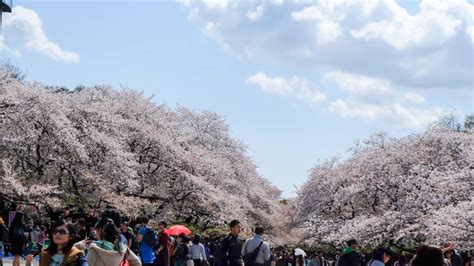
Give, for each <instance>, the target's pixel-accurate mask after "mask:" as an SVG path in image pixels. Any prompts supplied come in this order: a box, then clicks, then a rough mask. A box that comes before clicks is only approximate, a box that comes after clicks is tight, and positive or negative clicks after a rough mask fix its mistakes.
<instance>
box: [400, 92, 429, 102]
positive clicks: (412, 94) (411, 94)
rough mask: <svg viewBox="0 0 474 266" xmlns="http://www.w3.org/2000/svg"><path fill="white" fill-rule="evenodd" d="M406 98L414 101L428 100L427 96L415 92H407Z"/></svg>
mask: <svg viewBox="0 0 474 266" xmlns="http://www.w3.org/2000/svg"><path fill="white" fill-rule="evenodd" d="M403 96H404V97H405V99H407V100H408V101H410V102H412V103H424V102H426V99H425V97H423V96H422V95H420V94H418V93H415V92H407V93H405V94H404V95H403Z"/></svg>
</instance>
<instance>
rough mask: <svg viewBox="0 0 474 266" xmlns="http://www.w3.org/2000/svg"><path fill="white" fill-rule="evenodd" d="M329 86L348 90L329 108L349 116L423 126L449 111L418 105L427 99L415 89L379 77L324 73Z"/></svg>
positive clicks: (408, 125)
mask: <svg viewBox="0 0 474 266" xmlns="http://www.w3.org/2000/svg"><path fill="white" fill-rule="evenodd" d="M325 80H326V82H327V83H328V86H330V85H331V84H335V85H336V87H337V89H339V90H341V91H343V92H346V93H347V94H346V95H345V98H344V99H342V98H337V99H335V100H333V101H331V102H330V103H329V110H330V111H332V112H334V113H337V114H338V115H340V116H342V117H346V118H360V119H363V120H366V121H382V122H385V123H390V124H393V125H397V126H403V127H411V128H421V127H424V126H426V125H428V124H429V123H432V122H435V121H437V120H438V119H439V117H440V116H441V115H443V114H445V113H446V112H447V110H445V109H443V108H441V107H436V106H434V107H426V106H423V107H415V106H413V104H416V105H420V104H423V103H425V102H426V99H425V98H424V97H423V96H422V95H420V94H419V93H416V92H413V91H405V92H403V91H401V89H400V88H398V89H397V88H395V87H393V85H392V84H391V83H390V82H389V81H387V80H383V79H380V78H372V77H367V76H360V75H352V74H348V73H343V72H332V73H328V74H326V75H325Z"/></svg>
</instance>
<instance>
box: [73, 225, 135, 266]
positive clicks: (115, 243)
mask: <svg viewBox="0 0 474 266" xmlns="http://www.w3.org/2000/svg"><path fill="white" fill-rule="evenodd" d="M95 232H96V236H95V238H96V239H97V240H95V241H92V242H91V241H90V240H84V241H81V242H79V243H76V247H78V248H80V249H86V248H88V252H87V262H88V263H89V265H91V266H111V265H117V266H118V265H120V264H121V263H122V262H124V261H125V260H127V261H128V263H129V265H130V266H141V265H142V263H141V262H140V259H139V258H138V257H137V255H135V253H133V252H132V251H131V250H130V249H129V248H128V247H127V245H125V244H123V243H122V241H121V240H120V231H119V230H118V228H117V226H115V224H114V221H113V220H112V219H110V218H101V219H100V220H99V221H98V222H97V223H96V225H95Z"/></svg>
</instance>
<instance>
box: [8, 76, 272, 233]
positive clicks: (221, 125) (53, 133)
mask: <svg viewBox="0 0 474 266" xmlns="http://www.w3.org/2000/svg"><path fill="white" fill-rule="evenodd" d="M0 107H1V108H2V111H3V112H4V113H5V118H4V120H5V123H3V124H2V129H3V130H2V132H4V135H5V136H4V141H3V143H2V145H3V146H2V147H3V150H4V152H2V157H1V159H2V165H3V172H2V173H3V174H2V175H0V180H1V181H2V184H5V185H2V187H1V188H0V195H1V196H2V197H7V196H8V198H10V199H12V200H18V199H22V200H28V201H32V202H35V203H37V204H40V205H42V206H47V207H48V208H57V207H60V206H64V205H65V204H76V205H80V206H82V207H83V208H84V209H86V210H89V211H91V212H93V211H95V210H97V209H101V208H105V207H107V206H110V207H115V208H117V209H119V210H121V211H122V212H123V213H124V214H126V215H130V216H136V215H141V214H147V215H151V216H155V217H157V218H159V219H169V220H172V221H175V220H181V221H185V222H188V223H194V224H198V225H200V226H202V227H211V226H215V225H217V224H222V223H223V222H224V221H229V220H230V219H232V218H238V219H241V220H242V221H243V222H244V223H247V224H249V225H253V224H254V223H259V224H265V225H266V226H268V227H270V226H271V225H272V223H273V222H272V219H273V218H272V217H274V215H278V213H277V212H278V211H279V208H278V201H279V198H280V191H279V190H278V189H277V188H276V187H274V186H273V185H271V184H270V183H269V182H268V181H267V180H266V179H265V178H263V177H262V176H260V175H259V174H258V172H257V170H256V166H255V164H254V163H253V162H252V160H251V158H249V157H248V156H247V155H246V147H245V145H244V144H242V143H241V142H240V141H238V140H236V139H234V138H232V137H231V136H230V134H229V127H228V126H227V124H226V123H225V121H224V120H223V119H222V117H220V116H219V115H218V114H215V113H212V112H207V111H194V110H190V109H187V108H184V107H183V108H171V107H169V106H166V105H157V104H156V103H154V102H153V101H152V99H150V98H147V97H145V96H144V95H143V94H142V93H141V92H139V91H136V90H131V89H128V88H122V89H120V90H115V89H113V88H111V87H109V86H92V87H82V88H80V89H77V90H74V91H69V90H65V89H63V88H57V87H54V86H45V85H42V84H40V83H36V82H31V83H28V82H24V81H22V80H19V79H17V78H15V76H14V75H12V72H11V70H9V69H1V70H0Z"/></svg>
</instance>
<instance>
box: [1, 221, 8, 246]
mask: <svg viewBox="0 0 474 266" xmlns="http://www.w3.org/2000/svg"><path fill="white" fill-rule="evenodd" d="M0 233H1V234H0V237H1V238H0V241H2V242H3V243H9V242H10V232H8V228H7V227H6V226H5V225H4V224H2V225H0Z"/></svg>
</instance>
